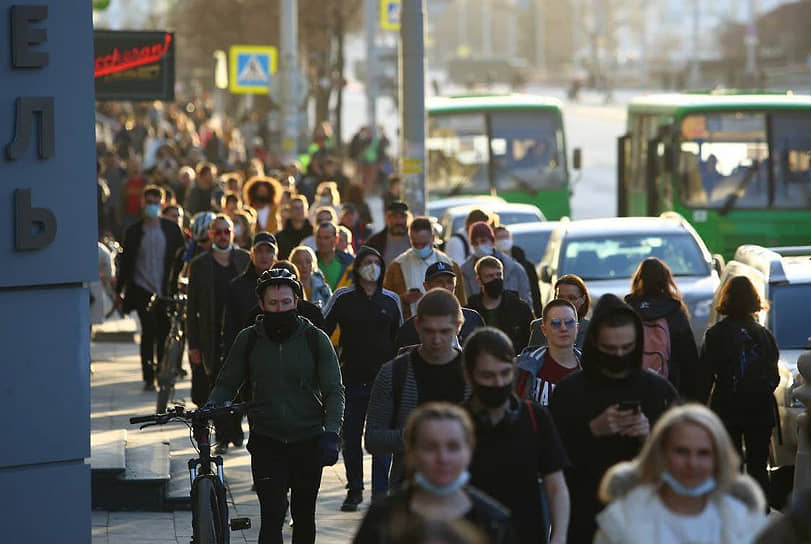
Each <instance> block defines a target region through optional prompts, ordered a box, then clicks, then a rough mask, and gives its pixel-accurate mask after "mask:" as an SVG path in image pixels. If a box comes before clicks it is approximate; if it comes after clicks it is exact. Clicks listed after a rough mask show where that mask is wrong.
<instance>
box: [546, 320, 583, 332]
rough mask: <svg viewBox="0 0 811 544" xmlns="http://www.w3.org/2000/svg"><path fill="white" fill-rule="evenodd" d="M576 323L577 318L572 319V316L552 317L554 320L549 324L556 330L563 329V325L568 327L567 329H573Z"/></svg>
mask: <svg viewBox="0 0 811 544" xmlns="http://www.w3.org/2000/svg"><path fill="white" fill-rule="evenodd" d="M576 324H577V321H575V320H574V319H572V318H571V317H570V318H568V319H558V318H555V319H552V320H551V321H550V322H549V326H550V327H552V329H554V330H556V331H559V330H561V329H562V328H563V327H566V328H567V329H570V330H571V329H573V328H574V326H575V325H576Z"/></svg>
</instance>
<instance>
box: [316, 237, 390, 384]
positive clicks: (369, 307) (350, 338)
mask: <svg viewBox="0 0 811 544" xmlns="http://www.w3.org/2000/svg"><path fill="white" fill-rule="evenodd" d="M370 253H372V254H375V255H377V256H378V257H380V254H379V253H378V252H377V251H376V250H374V249H372V248H370V247H367V246H362V247H361V248H360V249H359V250H358V255H357V257H356V258H355V262H356V263H360V262H362V261H363V259H364V258H365V257H366V256H367V255H369V254H370ZM382 260H383V259H382V257H381V262H382ZM385 272H386V264H385V263H383V264H382V266H381V270H380V277H379V278H378V280H377V291H375V292H374V293H373V294H372V296H371V297H369V296H367V295H366V293H365V292H364V290H363V289H362V288H361V287H360V285H359V277H358V270H357V269H356V268H354V267H353V269H352V280H353V283H352V285H351V286H349V287H342V288H340V289H338V290H337V291H335V293H334V294H333V295H332V298H330V299H329V302H328V303H327V306H326V307H325V308H324V330H325V331H326V333H327V334H328V335H331V334H332V333H333V331H335V328H336V327H338V326H340V327H341V340H340V344H339V349H338V351H339V355H340V359H341V371H342V373H343V381H344V385H362V384H371V383H372V382H373V381H374V379H375V376H376V375H377V371H378V370H380V366H381V365H382V364H383V363H385V362H386V361H389V360H391V359H393V358H394V356H395V355H396V354H397V350H396V349H395V346H394V338H395V336H396V335H397V330H398V329H399V328H400V325H402V322H403V318H402V312H401V310H400V297H399V296H398V295H397V294H396V293H394V292H392V291H389V290H388V289H384V288H383V276H384V275H385Z"/></svg>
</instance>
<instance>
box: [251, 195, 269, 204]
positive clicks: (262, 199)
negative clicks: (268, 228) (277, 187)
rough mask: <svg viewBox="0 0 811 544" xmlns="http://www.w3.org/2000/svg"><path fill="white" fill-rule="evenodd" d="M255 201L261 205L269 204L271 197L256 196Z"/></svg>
mask: <svg viewBox="0 0 811 544" xmlns="http://www.w3.org/2000/svg"><path fill="white" fill-rule="evenodd" d="M254 201H256V202H257V203H259V204H268V203H270V196H269V195H256V197H255V198H254Z"/></svg>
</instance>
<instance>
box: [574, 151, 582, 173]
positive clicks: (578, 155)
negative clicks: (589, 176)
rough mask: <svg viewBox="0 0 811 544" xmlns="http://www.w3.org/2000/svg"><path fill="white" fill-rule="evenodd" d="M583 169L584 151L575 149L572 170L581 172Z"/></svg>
mask: <svg viewBox="0 0 811 544" xmlns="http://www.w3.org/2000/svg"><path fill="white" fill-rule="evenodd" d="M582 167H583V150H582V149H580V148H579V147H575V148H574V151H572V168H573V169H574V170H580V169H581V168H582Z"/></svg>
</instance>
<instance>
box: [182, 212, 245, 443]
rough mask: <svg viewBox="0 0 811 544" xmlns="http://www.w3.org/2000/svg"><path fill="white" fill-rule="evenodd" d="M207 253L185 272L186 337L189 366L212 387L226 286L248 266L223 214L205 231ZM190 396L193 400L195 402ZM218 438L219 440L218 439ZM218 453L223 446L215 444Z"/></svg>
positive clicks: (220, 353)
mask: <svg viewBox="0 0 811 544" xmlns="http://www.w3.org/2000/svg"><path fill="white" fill-rule="evenodd" d="M208 235H209V237H210V238H211V240H212V244H211V249H210V251H208V252H206V253H203V254H201V255H199V256H197V257H195V258H194V260H192V262H191V266H190V268H189V290H188V302H187V306H186V333H187V335H188V340H189V362H190V363H191V364H193V365H200V364H201V365H203V368H204V369H205V371H206V375H207V376H208V379H209V391H207V392H206V393H208V392H210V391H211V387H213V386H214V381H215V380H216V379H217V374H218V373H219V371H220V367H221V366H222V359H223V356H224V355H225V353H224V352H223V348H222V322H223V313H224V311H225V304H226V301H227V299H228V285H229V283H230V282H231V280H232V279H234V278H235V277H236V276H238V275H239V274H241V273H242V272H243V271H245V269H246V268H247V266H248V264H249V263H250V259H251V256H250V253H248V252H247V251H245V250H244V249H239V248H235V247H234V224H233V223H232V222H231V219H230V218H229V217H228V216H227V215H225V214H219V215H217V216H216V217H215V218H214V220H213V221H211V224H210V225H209V228H208ZM195 393H196V392H193V393H192V397H193V398H199V396H198V395H196V394H195ZM203 398H205V396H203ZM218 438H219V437H218ZM218 446H219V449H220V451H225V449H226V448H227V446H226V445H225V444H223V443H220V444H218Z"/></svg>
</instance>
